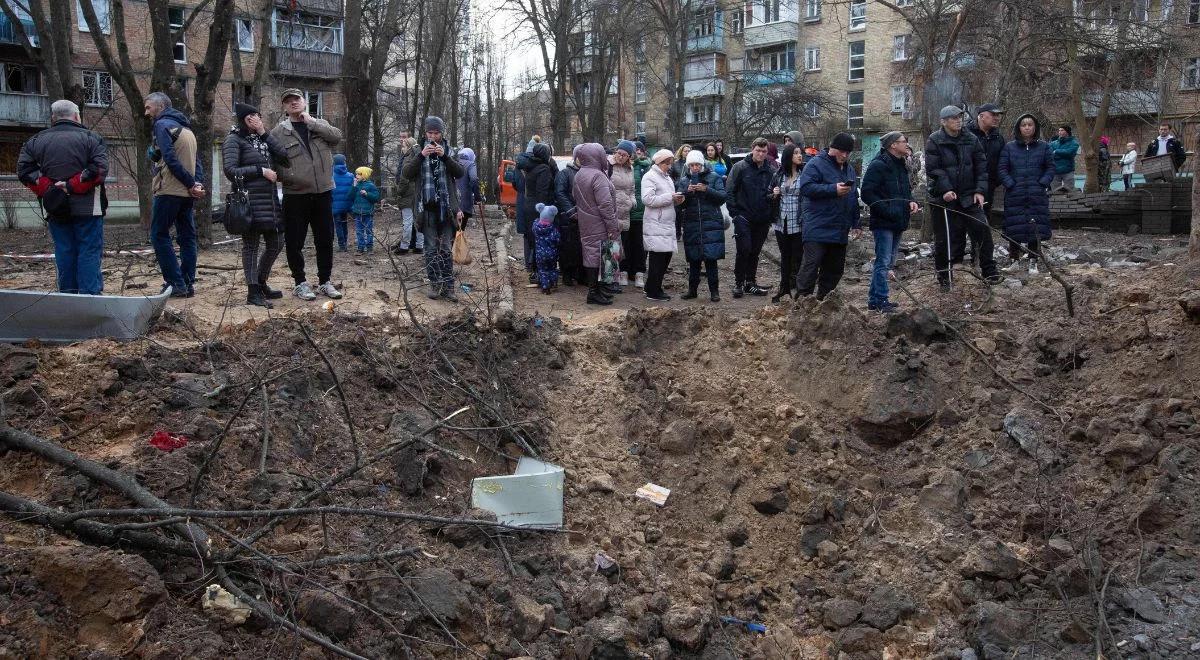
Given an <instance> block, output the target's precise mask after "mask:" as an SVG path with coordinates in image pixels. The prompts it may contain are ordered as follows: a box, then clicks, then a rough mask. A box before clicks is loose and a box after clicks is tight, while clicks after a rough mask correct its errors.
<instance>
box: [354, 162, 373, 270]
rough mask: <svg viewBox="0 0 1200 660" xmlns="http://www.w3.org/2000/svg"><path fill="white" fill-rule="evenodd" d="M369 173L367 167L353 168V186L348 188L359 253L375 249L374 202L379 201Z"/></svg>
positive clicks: (369, 169) (370, 171)
mask: <svg viewBox="0 0 1200 660" xmlns="http://www.w3.org/2000/svg"><path fill="white" fill-rule="evenodd" d="M371 173H372V170H371V168H369V167H360V168H358V169H356V170H354V187H353V188H351V189H350V197H349V202H350V214H351V215H353V216H354V227H355V230H354V236H355V238H356V239H357V241H358V253H359V254H362V253H364V252H370V251H372V250H374V249H375V204H377V203H378V202H379V188H377V187H376V186H375V184H374V183H371Z"/></svg>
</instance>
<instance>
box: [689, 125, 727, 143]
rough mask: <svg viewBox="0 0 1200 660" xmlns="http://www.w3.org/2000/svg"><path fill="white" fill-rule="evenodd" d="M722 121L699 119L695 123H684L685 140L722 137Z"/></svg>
mask: <svg viewBox="0 0 1200 660" xmlns="http://www.w3.org/2000/svg"><path fill="white" fill-rule="evenodd" d="M720 130H721V122H719V121H699V122H696V123H694V124H684V125H683V139H685V140H701V139H709V138H715V137H720V132H719V131H720Z"/></svg>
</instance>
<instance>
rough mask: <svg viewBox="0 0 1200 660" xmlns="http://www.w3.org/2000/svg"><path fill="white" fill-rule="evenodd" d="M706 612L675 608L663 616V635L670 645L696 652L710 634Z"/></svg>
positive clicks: (695, 608) (698, 609)
mask: <svg viewBox="0 0 1200 660" xmlns="http://www.w3.org/2000/svg"><path fill="white" fill-rule="evenodd" d="M710 624H711V617H710V615H709V612H708V610H705V609H701V608H699V607H695V606H676V607H672V608H671V609H669V610H667V613H666V614H665V615H663V619H662V628H663V634H665V635H666V637H667V639H669V640H671V643H672V644H674V645H676V646H680V647H683V648H684V649H687V650H689V651H698V650H700V649H701V648H703V647H704V644H705V643H706V642H708V636H709V635H710V634H711V632H712V631H711V627H710Z"/></svg>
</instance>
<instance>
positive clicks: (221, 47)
mask: <svg viewBox="0 0 1200 660" xmlns="http://www.w3.org/2000/svg"><path fill="white" fill-rule="evenodd" d="M233 12H234V1H233V0H216V3H215V4H214V5H213V14H212V25H211V26H210V27H209V32H208V48H207V51H206V52H205V55H204V61H203V62H202V63H199V64H196V65H195V69H196V84H195V91H194V98H195V102H196V103H195V108H194V112H193V114H192V131H193V132H194V133H195V134H196V148H197V149H199V151H200V153H199V156H200V164H201V166H202V167H203V168H204V172H205V176H206V181H207V186H206V187H207V188H208V194H207V195H205V196H203V197H201V198H200V199H198V200H196V212H195V219H196V231H197V235H198V237H199V242H200V246H201V247H203V248H207V247H209V246H211V245H212V196H213V194H214V193H218V192H220V191H218V190H215V189H214V188H215V186H214V185H213V182H214V181H216V179H217V177H215V176H214V169H215V168H216V167H217V162H216V161H215V160H214V159H213V146H214V145H215V144H216V135H215V133H216V131H215V130H214V128H213V110H214V108H215V105H216V94H215V92H216V88H217V85H218V84H219V83H220V82H221V72H222V71H223V70H224V69H225V54H226V52H227V51H228V50H229V44H230V43H231V42H232V41H233V39H232V38H231V37H232V33H233Z"/></svg>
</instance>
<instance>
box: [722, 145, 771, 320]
mask: <svg viewBox="0 0 1200 660" xmlns="http://www.w3.org/2000/svg"><path fill="white" fill-rule="evenodd" d="M773 162H774V161H772V160H771V159H769V158H767V141H766V140H765V139H764V138H757V139H755V140H754V143H753V144H752V146H751V148H750V157H749V158H744V159H742V160H740V161H738V162H737V164H736V165H734V166H733V170H731V171H730V172H729V178H728V179H727V180H726V184H725V207H726V208H727V209H728V210H729V215H730V216H731V217H732V218H733V223H734V232H733V237H734V240H735V242H736V245H737V256H736V257H735V258H734V261H733V277H734V285H733V297H734V298H741V297H742V293H743V292H745V293H749V294H751V295H754V296H765V295H767V291H768V289H767V288H764V287H761V286H759V285H758V257H759V255H760V254H761V253H762V247H763V243H765V242H766V240H767V234H768V233H770V230H771V205H770V202H769V201H768V200H769V198H770V195H771V179H772V177H774V176H775V168H774V166H773V165H772V163H773Z"/></svg>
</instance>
